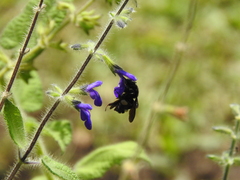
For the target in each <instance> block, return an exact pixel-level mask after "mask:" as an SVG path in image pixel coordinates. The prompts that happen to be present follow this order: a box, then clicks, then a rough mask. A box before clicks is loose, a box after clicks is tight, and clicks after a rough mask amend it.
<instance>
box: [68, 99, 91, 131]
mask: <svg viewBox="0 0 240 180" xmlns="http://www.w3.org/2000/svg"><path fill="white" fill-rule="evenodd" d="M72 104H73V105H74V107H75V109H77V110H78V111H79V112H80V117H81V119H82V120H83V121H84V124H85V127H86V128H87V129H88V130H91V129H92V121H91V114H90V110H92V106H91V105H90V104H84V103H82V102H81V101H77V100H73V101H72Z"/></svg>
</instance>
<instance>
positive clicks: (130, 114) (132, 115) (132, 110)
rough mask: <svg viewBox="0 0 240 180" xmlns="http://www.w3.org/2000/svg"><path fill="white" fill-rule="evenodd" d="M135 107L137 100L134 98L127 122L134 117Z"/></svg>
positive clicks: (131, 120)
mask: <svg viewBox="0 0 240 180" xmlns="http://www.w3.org/2000/svg"><path fill="white" fill-rule="evenodd" d="M137 107H138V100H137V98H136V100H135V101H134V105H133V107H132V108H131V109H130V111H129V117H128V120H129V122H133V120H134V118H135V115H136V108H137Z"/></svg>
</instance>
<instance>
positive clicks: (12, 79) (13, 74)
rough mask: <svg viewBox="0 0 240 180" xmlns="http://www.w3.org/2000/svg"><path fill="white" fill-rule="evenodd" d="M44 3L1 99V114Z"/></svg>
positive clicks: (31, 27)
mask: <svg viewBox="0 0 240 180" xmlns="http://www.w3.org/2000/svg"><path fill="white" fill-rule="evenodd" d="M43 1H44V0H40V1H39V4H38V8H37V9H36V12H35V15H34V18H33V21H32V24H31V26H30V29H29V31H28V34H27V36H26V39H25V41H24V43H23V46H22V48H21V49H20V52H19V56H18V59H17V63H16V65H15V67H14V70H13V73H12V76H11V78H10V80H9V82H8V85H7V87H6V89H5V91H4V92H3V93H2V97H1V101H0V112H1V110H2V108H3V105H4V102H5V100H6V99H7V98H8V96H9V92H10V90H11V88H12V85H13V83H14V80H15V79H16V76H17V73H18V70H19V67H20V64H21V62H22V59H23V56H24V55H25V54H26V53H27V46H28V42H29V40H30V38H31V36H32V33H33V30H34V27H35V25H36V22H37V19H38V16H39V13H40V11H41V10H42V8H43Z"/></svg>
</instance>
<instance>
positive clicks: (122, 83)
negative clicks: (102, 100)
mask: <svg viewBox="0 0 240 180" xmlns="http://www.w3.org/2000/svg"><path fill="white" fill-rule="evenodd" d="M113 72H114V74H118V76H119V77H120V81H119V83H118V86H117V87H115V88H114V94H115V96H116V98H118V97H120V96H121V95H122V93H123V92H124V90H125V88H126V83H125V79H126V78H127V79H129V80H131V81H136V80H137V78H136V77H135V76H134V75H133V74H130V73H128V72H126V71H124V70H123V69H122V68H121V67H119V66H118V65H114V66H113ZM125 77H126V78H125Z"/></svg>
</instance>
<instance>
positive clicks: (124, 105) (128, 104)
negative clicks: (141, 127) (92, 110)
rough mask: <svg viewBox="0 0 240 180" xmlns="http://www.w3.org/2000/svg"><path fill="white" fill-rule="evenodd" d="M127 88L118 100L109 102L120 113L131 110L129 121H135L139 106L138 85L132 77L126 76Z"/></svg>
mask: <svg viewBox="0 0 240 180" xmlns="http://www.w3.org/2000/svg"><path fill="white" fill-rule="evenodd" d="M123 79H124V85H125V89H124V92H123V93H122V94H121V95H120V96H119V97H118V98H117V100H116V101H114V102H112V103H110V104H108V106H110V109H113V108H114V110H115V111H117V112H118V113H125V112H126V111H128V110H129V109H130V111H129V122H133V120H134V118H135V114H136V108H138V86H137V85H136V83H135V82H134V81H132V80H130V79H126V78H124V77H123Z"/></svg>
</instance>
